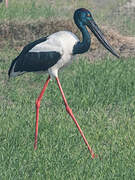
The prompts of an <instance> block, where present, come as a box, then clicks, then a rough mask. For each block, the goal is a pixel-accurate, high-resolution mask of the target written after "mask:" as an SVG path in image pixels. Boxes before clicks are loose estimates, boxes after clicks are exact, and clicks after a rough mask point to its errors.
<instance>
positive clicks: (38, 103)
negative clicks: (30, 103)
mask: <svg viewBox="0 0 135 180" xmlns="http://www.w3.org/2000/svg"><path fill="white" fill-rule="evenodd" d="M36 107H37V108H39V107H40V101H39V99H37V100H36Z"/></svg>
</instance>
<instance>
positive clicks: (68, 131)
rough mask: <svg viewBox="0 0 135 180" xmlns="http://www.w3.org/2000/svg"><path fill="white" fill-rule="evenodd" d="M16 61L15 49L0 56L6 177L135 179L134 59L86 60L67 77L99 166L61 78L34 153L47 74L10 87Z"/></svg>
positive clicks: (51, 89) (52, 89) (2, 173)
mask: <svg viewBox="0 0 135 180" xmlns="http://www.w3.org/2000/svg"><path fill="white" fill-rule="evenodd" d="M16 55H17V52H16V51H14V50H13V49H11V50H7V49H5V50H3V52H1V54H0V87H1V91H0V100H1V103H0V124H1V128H0V144H1V145H0V161H1V163H0V179H2V180H12V179H15V180H21V179H22V180H25V179H26V180H28V179H32V180H37V179H38V180H40V179H41V180H42V179H47V180H53V179H54V180H57V179H58V180H60V179H62V180H63V179H67V180H68V179H72V180H76V179H78V180H79V179H80V180H83V179H84V180H90V179H92V180H97V179H101V180H112V179H121V180H123V179H125V180H126V179H131V180H132V179H134V177H135V169H134V167H135V161H134V159H135V141H134V137H135V131H134V129H135V111H134V108H135V80H134V77H135V61H134V59H127V60H123V59H121V60H114V61H113V60H111V59H109V58H107V59H105V60H103V61H96V62H94V63H89V62H88V61H87V60H86V59H83V58H81V59H80V60H79V61H75V62H74V63H73V64H72V65H71V66H69V67H68V68H67V69H65V70H64V72H60V81H61V84H62V87H63V90H64V92H65V95H66V97H67V100H68V102H69V105H70V107H71V108H72V110H73V112H74V115H75V117H76V119H77V120H78V123H79V124H80V126H81V128H82V130H83V131H84V134H85V136H86V138H87V140H88V142H89V143H90V145H91V146H92V148H93V150H94V151H95V153H96V154H97V155H98V158H95V159H94V160H92V159H91V157H90V154H89V152H88V150H87V148H86V146H85V144H84V142H83V140H82V138H81V136H80V134H79V133H78V130H77V128H76V126H75V124H74V122H73V121H72V119H71V118H70V117H69V116H68V114H67V113H66V111H65V108H64V105H63V102H62V98H61V96H60V92H59V90H58V87H57V85H56V82H55V80H53V81H52V82H50V84H49V86H48V88H47V91H46V93H45V95H44V97H43V100H42V102H41V109H40V119H39V136H38V149H37V151H34V150H33V143H34V128H35V100H36V97H37V96H38V94H39V93H40V91H41V88H42V86H43V83H44V82H45V80H46V78H47V75H44V74H32V73H29V74H24V75H23V76H20V77H17V78H15V79H11V80H10V81H7V79H8V78H7V71H8V68H9V66H10V63H11V60H12V59H13V58H14V57H15V56H16Z"/></svg>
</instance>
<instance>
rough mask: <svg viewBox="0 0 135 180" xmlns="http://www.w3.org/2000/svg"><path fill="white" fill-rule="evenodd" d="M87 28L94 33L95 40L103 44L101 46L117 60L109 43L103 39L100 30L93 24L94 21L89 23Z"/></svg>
mask: <svg viewBox="0 0 135 180" xmlns="http://www.w3.org/2000/svg"><path fill="white" fill-rule="evenodd" d="M88 27H89V28H90V30H91V31H92V32H93V33H94V35H95V36H96V37H97V39H98V40H99V41H100V42H101V43H102V44H103V46H104V47H105V48H106V49H107V50H108V51H110V52H111V53H112V54H113V55H114V56H116V57H117V58H119V55H118V54H117V53H116V52H115V51H114V49H113V48H112V47H111V45H110V44H109V42H108V41H107V40H106V39H105V37H104V35H103V33H102V32H101V30H100V29H99V27H98V26H97V24H96V23H95V21H94V20H91V21H89V23H88Z"/></svg>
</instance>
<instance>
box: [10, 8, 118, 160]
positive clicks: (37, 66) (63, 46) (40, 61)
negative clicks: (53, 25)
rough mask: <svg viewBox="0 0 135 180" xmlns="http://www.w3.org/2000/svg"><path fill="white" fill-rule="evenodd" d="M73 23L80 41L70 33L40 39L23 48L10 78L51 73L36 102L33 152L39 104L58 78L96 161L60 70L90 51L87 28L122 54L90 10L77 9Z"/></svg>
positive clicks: (106, 45)
mask: <svg viewBox="0 0 135 180" xmlns="http://www.w3.org/2000/svg"><path fill="white" fill-rule="evenodd" d="M74 22H75V24H76V25H77V27H78V28H79V30H80V31H81V33H82V41H81V42H80V41H79V39H78V37H77V36H76V35H75V34H73V33H72V32H69V31H59V32H56V33H54V34H52V35H50V36H47V37H43V38H40V39H38V40H36V41H34V42H32V43H30V44H28V45H26V46H25V47H24V48H23V50H22V51H21V53H20V54H19V55H18V56H17V57H16V58H15V59H14V60H13V61H12V63H11V66H10V68H9V71H8V75H9V77H16V76H19V75H22V74H24V73H26V72H39V71H42V72H46V71H48V73H49V76H48V78H47V80H46V82H45V84H44V86H43V89H42V91H41V93H40V95H39V96H38V98H37V100H36V127H35V142H34V149H36V148H37V136H38V119H39V108H40V101H41V99H42V97H43V94H44V92H45V90H46V88H47V86H48V83H49V81H50V79H52V78H55V79H56V82H57V84H58V87H59V90H60V92H61V95H62V98H63V101H64V104H65V108H66V111H67V112H68V113H69V115H70V116H71V118H72V119H73V121H74V122H75V124H76V126H77V128H78V130H79V132H80V134H81V136H82V137H83V140H84V142H85V144H86V145H87V148H88V150H89V151H90V153H91V157H92V158H94V157H95V154H94V152H93V150H92V148H91V147H90V145H89V144H88V142H87V140H86V138H85V136H84V134H83V132H82V130H81V128H80V126H79V124H78V122H77V120H76V119H75V116H74V115H73V112H72V110H71V108H70V107H69V105H68V103H67V100H66V98H65V95H64V92H63V89H62V86H61V84H60V81H59V78H58V71H59V70H60V69H61V68H63V67H65V66H66V65H68V64H69V63H71V62H72V60H73V57H74V56H75V55H77V54H82V53H85V52H86V51H88V49H89V48H90V45H91V36H90V34H89V32H88V30H87V27H88V28H89V29H90V30H91V31H92V32H93V33H94V35H95V36H96V37H97V39H98V40H99V41H100V42H101V43H102V44H103V46H104V47H105V48H106V49H107V50H108V51H110V52H111V53H112V54H113V55H114V56H116V57H117V58H119V55H118V54H117V53H116V52H115V51H114V50H113V48H112V47H111V45H110V44H109V42H108V41H107V40H106V39H105V37H104V35H103V33H102V32H101V30H100V29H99V27H98V26H97V24H96V23H95V21H94V19H93V17H92V14H91V12H90V11H89V10H87V9H85V8H80V9H77V10H76V11H75V12H74Z"/></svg>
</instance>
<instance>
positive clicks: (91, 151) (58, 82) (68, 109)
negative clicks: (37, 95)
mask: <svg viewBox="0 0 135 180" xmlns="http://www.w3.org/2000/svg"><path fill="white" fill-rule="evenodd" d="M56 80H57V84H58V86H59V89H60V92H61V95H62V98H63V100H64V103H65V107H66V111H67V112H68V113H69V115H70V116H71V118H72V119H73V121H74V122H75V124H76V126H77V128H78V130H79V132H80V134H81V136H82V137H83V140H84V142H85V144H86V145H87V147H88V150H89V151H90V153H91V157H92V159H94V158H95V154H94V152H93V150H92V149H91V147H90V145H89V144H88V141H87V140H86V138H85V136H84V134H83V132H82V130H81V128H80V126H79V124H78V122H77V120H76V119H75V117H74V115H73V113H72V109H71V108H70V107H69V105H68V103H67V100H66V98H65V95H64V92H63V90H62V87H61V84H60V81H59V78H57V77H56Z"/></svg>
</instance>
